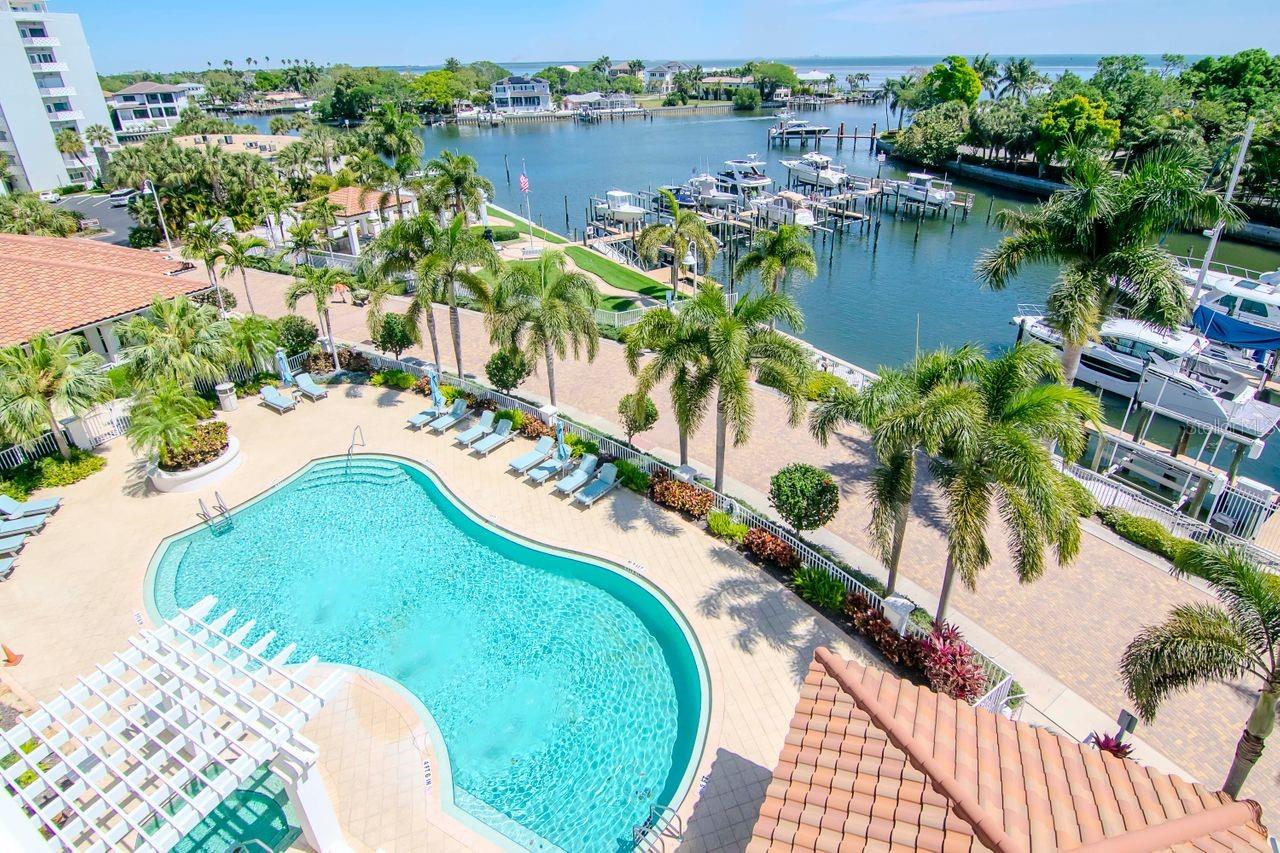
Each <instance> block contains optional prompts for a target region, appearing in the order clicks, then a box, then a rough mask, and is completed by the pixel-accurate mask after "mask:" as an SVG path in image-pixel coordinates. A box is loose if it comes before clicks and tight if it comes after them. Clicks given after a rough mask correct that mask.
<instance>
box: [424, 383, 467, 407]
mask: <svg viewBox="0 0 1280 853" xmlns="http://www.w3.org/2000/svg"><path fill="white" fill-rule="evenodd" d="M427 393H428V394H430V393H431V391H430V388H429V387H428V390H427ZM440 396H441V397H444V401H445V403H446V404H447V405H450V406H452V405H453V402H454V400H457V399H458V398H459V397H462V398H463V399H466V397H467V392H466V391H463V390H462V389H461V388H459V387H458V386H457V385H441V386H440Z"/></svg>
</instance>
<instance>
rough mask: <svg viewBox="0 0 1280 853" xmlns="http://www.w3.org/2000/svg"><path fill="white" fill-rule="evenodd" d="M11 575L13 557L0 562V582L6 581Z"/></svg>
mask: <svg viewBox="0 0 1280 853" xmlns="http://www.w3.org/2000/svg"><path fill="white" fill-rule="evenodd" d="M11 574H13V557H5V558H4V559H3V560H0V580H6V581H7V580H8V579H9V575H11Z"/></svg>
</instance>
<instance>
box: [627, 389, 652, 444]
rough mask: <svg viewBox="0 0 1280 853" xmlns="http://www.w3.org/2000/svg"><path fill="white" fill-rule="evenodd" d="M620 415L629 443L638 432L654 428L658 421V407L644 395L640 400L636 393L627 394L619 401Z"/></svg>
mask: <svg viewBox="0 0 1280 853" xmlns="http://www.w3.org/2000/svg"><path fill="white" fill-rule="evenodd" d="M618 415H619V416H620V417H621V418H622V428H623V430H624V431H625V432H626V433H627V444H630V443H631V439H632V438H634V437H635V436H636V435H637V434H638V433H642V432H647V431H648V430H650V429H653V425H654V424H656V423H657V422H658V407H657V405H656V404H655V403H654V402H653V400H650V399H649V397H648V395H643V396H641V397H640V399H639V400H637V399H636V395H635V394H626V395H624V396H623V398H622V399H621V400H619V401H618Z"/></svg>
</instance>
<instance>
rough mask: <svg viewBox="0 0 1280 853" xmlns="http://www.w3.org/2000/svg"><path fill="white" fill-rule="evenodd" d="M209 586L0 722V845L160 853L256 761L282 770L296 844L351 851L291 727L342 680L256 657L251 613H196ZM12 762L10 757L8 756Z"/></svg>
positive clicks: (309, 747)
mask: <svg viewBox="0 0 1280 853" xmlns="http://www.w3.org/2000/svg"><path fill="white" fill-rule="evenodd" d="M216 604H217V600H216V599H215V598H213V597H209V598H206V599H204V600H203V601H201V602H200V603H199V604H197V605H195V606H194V607H192V608H190V609H188V610H184V611H182V612H180V613H179V614H178V615H177V616H175V617H174V618H172V619H170V620H169V621H167V622H166V623H164V624H163V625H161V626H160V627H159V628H156V629H155V630H150V631H144V632H142V633H141V634H139V635H137V636H136V637H133V638H131V639H130V641H129V648H127V649H126V650H124V651H123V652H119V653H117V654H115V655H113V656H112V658H111V660H110V661H108V662H107V663H105V664H102V665H100V666H97V667H95V668H94V670H93V672H91V673H89V674H88V675H85V676H83V677H81V678H78V679H77V680H76V682H75V684H74V685H72V686H70V687H68V688H65V689H63V690H60V691H59V693H58V697H57V698H56V699H53V700H51V701H49V702H44V703H42V704H41V705H40V707H39V709H38V710H36V711H34V712H32V713H31V714H27V715H25V716H23V717H22V718H20V719H19V721H18V723H17V725H15V726H14V727H13V728H11V729H9V730H8V731H5V732H0V759H2V758H4V756H6V755H10V754H12V755H14V756H16V760H15V761H14V762H13V763H12V764H11V765H10V766H9V767H7V768H4V769H0V781H2V782H3V785H4V787H6V788H7V789H8V792H7V793H6V794H4V795H0V849H4V850H24V851H25V850H40V849H46V848H53V849H55V850H77V851H79V850H88V851H105V850H116V849H128V850H142V851H155V852H156V853H163V851H166V850H168V849H169V848H171V847H173V846H174V845H175V844H176V843H177V842H178V841H179V840H180V839H181V838H182V837H183V836H184V835H186V834H187V833H188V832H190V831H191V830H192V829H193V828H194V827H195V826H196V825H197V824H198V823H200V821H201V820H203V819H204V818H205V817H206V816H207V815H208V814H209V813H210V812H211V811H213V809H214V808H215V807H216V806H217V805H218V804H219V803H221V802H222V800H223V799H224V798H225V797H226V796H227V795H228V794H230V793H231V792H232V791H234V790H236V789H237V788H239V787H241V786H242V785H244V783H245V782H246V781H247V780H248V779H249V778H250V777H251V776H253V775H254V774H255V773H256V772H257V771H258V769H259V768H261V767H262V766H263V765H264V764H270V767H271V769H272V771H274V772H275V773H276V774H278V775H279V776H280V777H281V778H282V779H283V780H284V782H285V788H286V790H287V792H288V795H289V800H290V802H291V804H292V805H293V807H294V810H295V812H296V813H297V815H298V818H299V820H300V822H301V824H302V830H303V833H304V835H305V837H306V840H307V842H308V843H309V844H310V845H311V846H312V847H313V848H314V849H316V850H318V851H321V853H326V851H331V850H339V851H340V850H347V849H349V848H348V847H347V845H346V843H345V842H344V841H343V838H342V832H341V829H340V828H339V826H338V820H337V817H336V815H335V814H334V810H333V805H332V802H331V801H330V799H329V795H328V792H327V791H326V790H325V787H324V783H323V781H322V780H321V779H320V776H319V773H318V772H317V771H316V770H315V763H316V758H317V753H316V747H315V745H314V744H312V743H310V742H309V741H308V740H306V739H305V738H303V737H302V736H301V735H300V734H299V732H300V730H301V729H302V727H303V725H305V724H306V723H307V721H308V720H310V719H312V718H313V717H315V715H316V714H317V713H318V712H319V711H320V709H321V707H322V706H323V705H324V703H325V700H326V699H327V697H328V696H329V695H331V693H332V692H333V690H334V689H335V688H336V687H337V686H338V685H339V684H340V683H341V681H342V678H343V676H342V674H341V673H340V672H334V673H333V674H331V675H329V676H328V677H326V678H324V679H322V680H321V683H320V684H319V685H318V686H317V687H315V688H311V687H308V686H307V684H306V683H305V682H306V680H307V675H308V671H309V670H310V669H311V668H312V666H313V665H314V664H315V663H316V659H315V658H312V659H311V660H309V661H307V662H305V663H303V664H301V665H300V666H288V667H287V668H286V663H287V661H288V660H289V658H290V656H291V655H292V654H293V653H294V650H295V646H294V645H293V644H289V645H287V646H285V647H284V648H283V649H281V651H280V652H279V653H278V654H276V655H273V656H272V657H271V658H267V657H264V655H265V653H266V651H267V648H268V646H269V645H270V644H271V642H272V641H273V640H274V639H275V632H274V631H267V632H265V633H263V634H262V636H260V637H258V638H257V639H256V640H255V639H253V638H252V637H251V634H253V633H254V622H253V620H248V621H245V622H243V624H241V625H239V626H238V627H233V625H232V623H233V620H234V618H235V611H234V610H227V611H225V612H223V613H222V614H221V615H219V616H217V617H216V618H208V617H209V616H210V614H211V612H212V611H213V609H214V607H215V605H216ZM7 760H13V759H7Z"/></svg>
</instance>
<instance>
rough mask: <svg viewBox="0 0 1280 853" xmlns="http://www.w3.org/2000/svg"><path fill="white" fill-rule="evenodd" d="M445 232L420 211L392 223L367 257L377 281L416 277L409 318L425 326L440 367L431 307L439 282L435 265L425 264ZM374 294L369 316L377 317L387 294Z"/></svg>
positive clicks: (432, 217)
mask: <svg viewBox="0 0 1280 853" xmlns="http://www.w3.org/2000/svg"><path fill="white" fill-rule="evenodd" d="M442 231H444V226H442V225H441V224H440V220H439V219H437V218H436V215H435V214H434V213H430V212H427V211H425V210H420V211H419V212H418V214H417V215H416V216H411V217H408V218H407V219H401V220H399V221H397V222H393V223H392V224H391V225H390V226H389V227H388V228H387V229H386V230H385V231H383V232H382V233H381V234H379V235H378V237H377V239H375V240H374V241H373V244H372V245H371V246H370V247H369V251H368V253H367V256H368V257H370V258H372V259H373V274H374V275H375V276H376V277H377V278H380V279H384V280H386V279H394V278H398V277H401V276H405V275H407V274H409V273H415V275H417V279H418V281H417V288H416V289H415V290H414V293H413V302H412V303H411V304H410V306H409V310H408V312H407V314H406V316H407V317H408V318H409V321H410V322H411V323H413V325H414V326H415V327H418V328H420V327H421V324H423V323H425V324H426V326H427V333H428V336H429V337H430V339H431V353H432V358H433V360H434V361H435V364H436V365H439V364H440V341H439V338H438V336H437V335H436V315H435V311H434V310H433V308H432V306H433V304H434V302H435V300H436V298H437V297H439V296H440V293H439V280H438V277H437V276H436V274H435V266H436V264H435V262H434V261H432V262H431V263H427V264H424V263H423V262H424V260H425V259H426V258H427V257H428V256H429V255H430V254H431V252H432V250H433V249H434V248H435V245H436V243H437V242H438V241H439V238H440V235H441V232H442ZM419 265H422V266H423V268H422V270H419V269H418V267H419ZM418 273H421V274H418ZM372 293H374V294H376V295H377V297H378V298H371V299H370V300H369V313H370V314H377V313H378V312H379V311H380V310H381V303H382V296H383V295H384V294H383V293H382V292H381V290H379V289H377V288H375V289H374V290H373V291H372ZM370 322H373V321H372V320H370Z"/></svg>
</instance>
